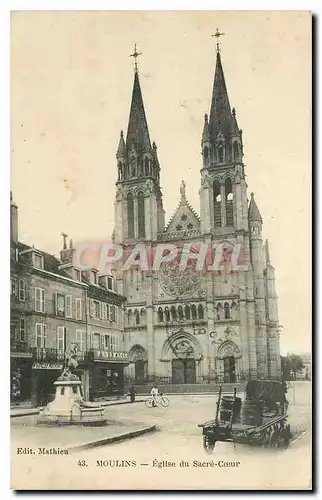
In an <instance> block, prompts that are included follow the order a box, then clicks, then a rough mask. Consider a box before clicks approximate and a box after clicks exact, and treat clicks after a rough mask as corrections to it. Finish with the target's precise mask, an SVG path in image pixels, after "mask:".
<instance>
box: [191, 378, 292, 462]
mask: <svg viewBox="0 0 322 500" xmlns="http://www.w3.org/2000/svg"><path fill="white" fill-rule="evenodd" d="M285 391H286V388H285V386H284V385H283V384H282V383H281V382H278V381H271V380H251V381H249V382H248V383H247V386H246V390H245V399H244V401H242V400H241V398H238V397H237V395H236V388H235V389H234V394H233V396H232V395H223V394H222V387H221V386H220V388H219V396H218V401H217V410H216V416H215V419H214V420H210V421H209V422H206V423H204V424H200V425H198V427H202V434H203V446H204V449H205V451H206V452H207V453H211V452H212V451H213V449H214V447H215V445H216V442H217V441H226V442H232V443H241V444H248V445H251V446H256V445H257V446H269V447H273V448H286V447H287V446H288V445H289V442H290V439H291V431H290V426H289V425H288V424H287V408H288V402H287V400H286V397H285Z"/></svg>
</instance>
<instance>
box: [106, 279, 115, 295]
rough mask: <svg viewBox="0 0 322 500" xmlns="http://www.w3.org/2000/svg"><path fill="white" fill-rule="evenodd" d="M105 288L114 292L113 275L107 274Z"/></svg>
mask: <svg viewBox="0 0 322 500" xmlns="http://www.w3.org/2000/svg"><path fill="white" fill-rule="evenodd" d="M107 289H108V290H111V291H112V292H114V290H115V280H114V278H113V276H107Z"/></svg>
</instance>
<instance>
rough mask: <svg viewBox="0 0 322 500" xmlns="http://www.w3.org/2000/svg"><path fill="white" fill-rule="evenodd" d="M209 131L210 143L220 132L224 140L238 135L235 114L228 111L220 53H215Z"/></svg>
mask: <svg viewBox="0 0 322 500" xmlns="http://www.w3.org/2000/svg"><path fill="white" fill-rule="evenodd" d="M209 130H210V135H211V139H212V142H216V140H217V137H218V134H219V133H220V132H222V134H223V135H224V137H225V138H228V137H230V136H231V135H239V130H238V125H237V121H236V116H235V113H234V114H233V113H232V112H231V109H230V103H229V98H228V92H227V88H226V82H225V76H224V71H223V68H222V64H221V58H220V52H217V60H216V70H215V78H214V85H213V91H212V101H211V108H210V116H209Z"/></svg>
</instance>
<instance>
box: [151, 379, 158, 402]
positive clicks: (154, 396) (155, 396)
mask: <svg viewBox="0 0 322 500" xmlns="http://www.w3.org/2000/svg"><path fill="white" fill-rule="evenodd" d="M150 394H151V396H152V399H153V401H152V406H154V407H155V406H157V399H158V395H159V391H158V388H157V386H156V385H155V384H154V385H153V386H152V389H151V392H150Z"/></svg>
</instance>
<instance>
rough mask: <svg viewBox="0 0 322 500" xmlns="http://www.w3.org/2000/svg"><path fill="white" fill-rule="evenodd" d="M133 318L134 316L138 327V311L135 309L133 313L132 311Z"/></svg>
mask: <svg viewBox="0 0 322 500" xmlns="http://www.w3.org/2000/svg"><path fill="white" fill-rule="evenodd" d="M134 316H135V324H136V325H139V323H140V314H139V311H138V310H137V309H135V311H134Z"/></svg>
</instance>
